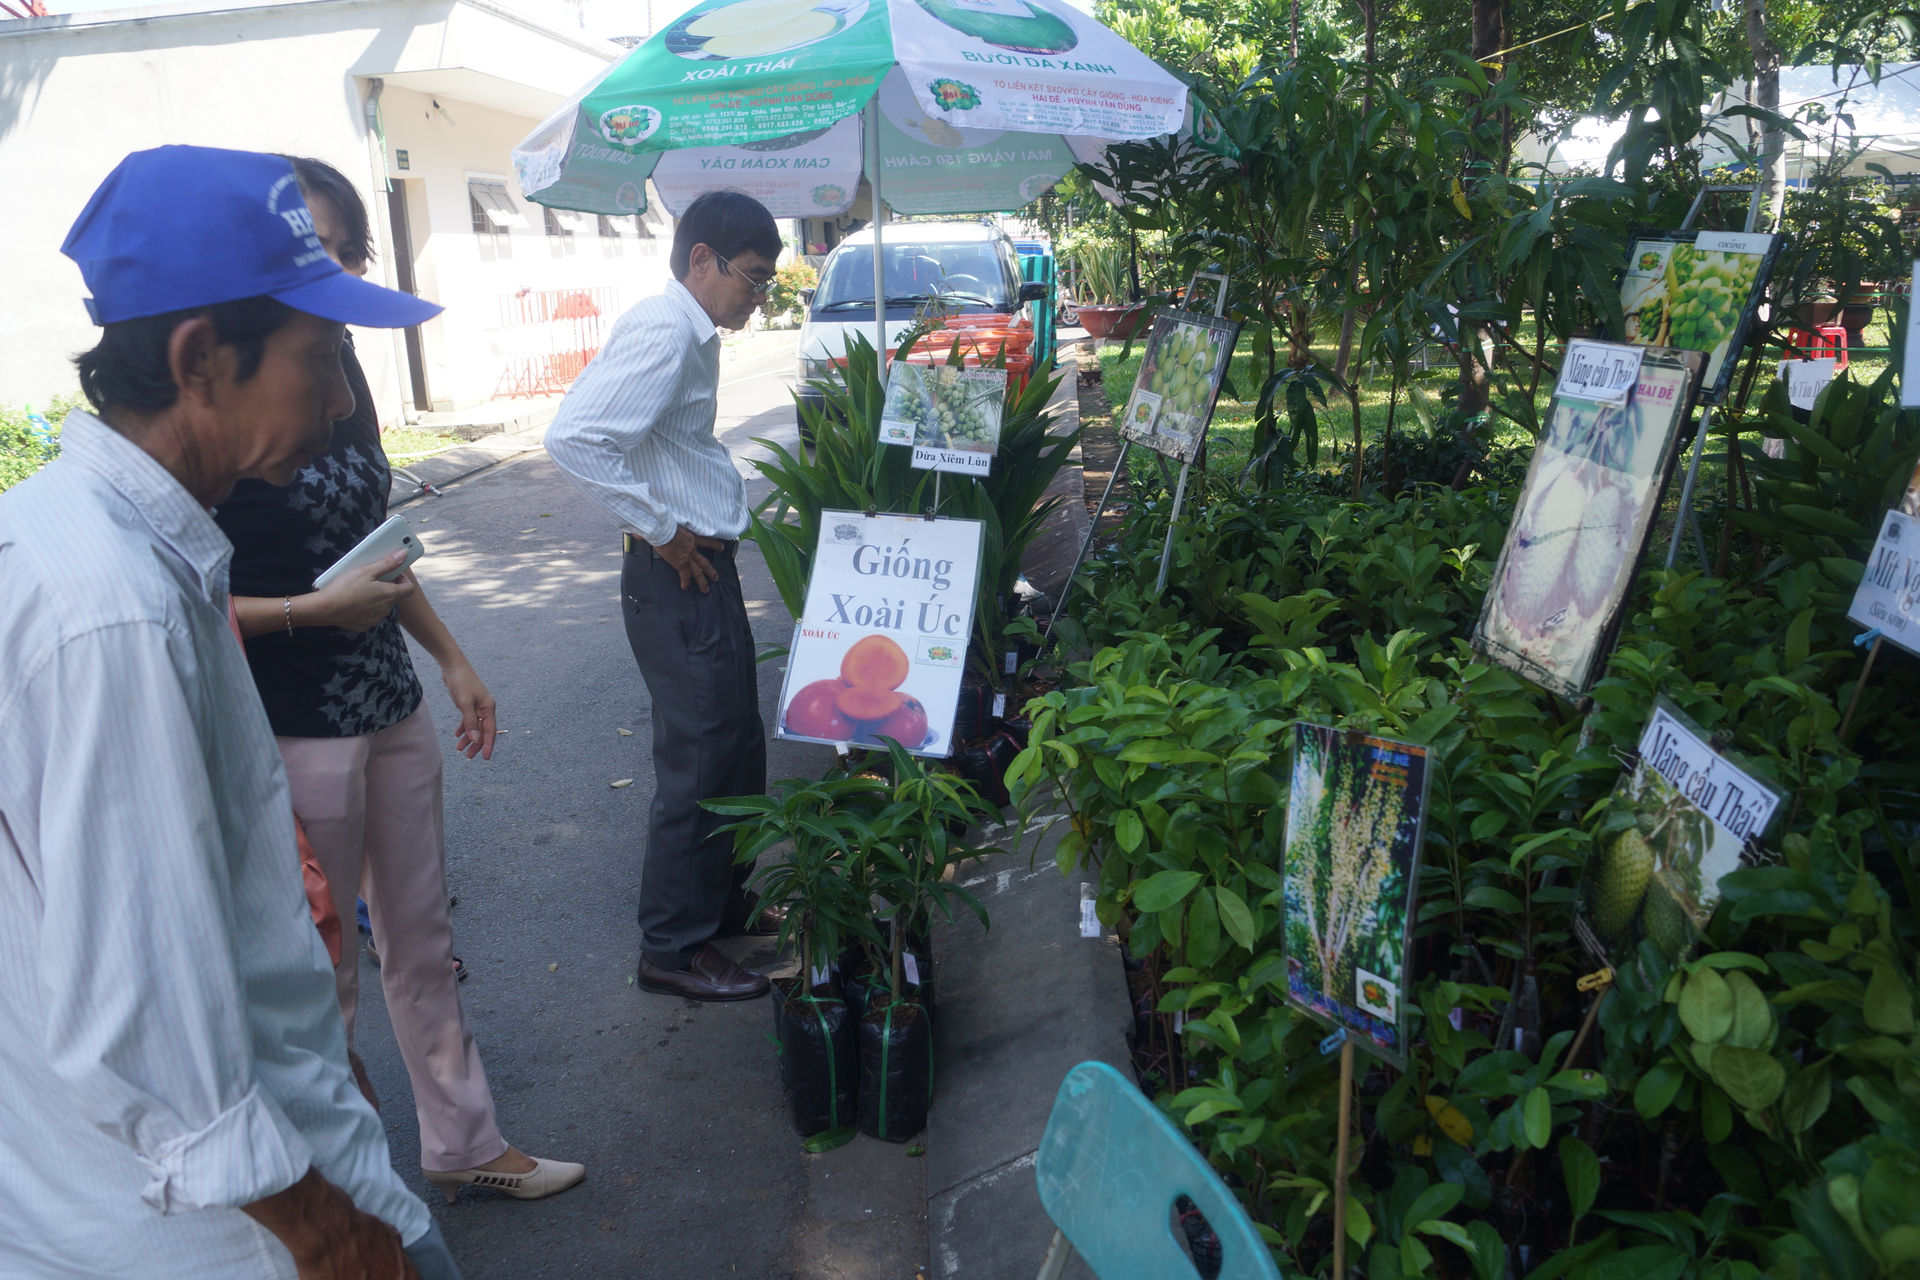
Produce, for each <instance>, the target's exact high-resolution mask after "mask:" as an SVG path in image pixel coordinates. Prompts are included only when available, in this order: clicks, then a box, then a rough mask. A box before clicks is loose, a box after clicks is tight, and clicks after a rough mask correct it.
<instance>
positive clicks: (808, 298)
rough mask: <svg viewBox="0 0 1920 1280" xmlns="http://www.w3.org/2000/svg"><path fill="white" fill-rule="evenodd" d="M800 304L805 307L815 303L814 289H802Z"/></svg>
mask: <svg viewBox="0 0 1920 1280" xmlns="http://www.w3.org/2000/svg"><path fill="white" fill-rule="evenodd" d="M800 305H801V306H803V307H810V306H812V305H813V290H811V289H802V290H801V291H800Z"/></svg>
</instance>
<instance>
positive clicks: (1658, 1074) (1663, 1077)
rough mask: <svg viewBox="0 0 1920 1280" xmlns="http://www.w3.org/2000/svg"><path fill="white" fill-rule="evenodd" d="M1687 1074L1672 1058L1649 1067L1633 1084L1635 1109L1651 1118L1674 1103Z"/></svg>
mask: <svg viewBox="0 0 1920 1280" xmlns="http://www.w3.org/2000/svg"><path fill="white" fill-rule="evenodd" d="M1685 1079H1686V1075H1685V1073H1684V1072H1682V1071H1681V1069H1680V1067H1679V1065H1678V1064H1677V1063H1675V1062H1673V1061H1672V1060H1671V1059H1669V1060H1667V1061H1665V1062H1657V1063H1655V1064H1654V1065H1653V1066H1651V1067H1649V1068H1647V1073H1646V1074H1645V1075H1643V1076H1641V1077H1640V1079H1639V1081H1638V1082H1636V1083H1635V1084H1634V1086H1633V1109H1634V1110H1635V1111H1638V1112H1639V1113H1640V1114H1641V1115H1642V1116H1644V1117H1646V1118H1647V1119H1649V1120H1651V1119H1653V1118H1654V1117H1655V1116H1657V1115H1659V1114H1660V1113H1661V1112H1663V1111H1665V1110H1666V1109H1667V1108H1668V1107H1670V1106H1672V1105H1673V1099H1674V1097H1675V1095H1677V1094H1678V1093H1679V1092H1680V1085H1681V1084H1682V1083H1683V1082H1684V1081H1685Z"/></svg>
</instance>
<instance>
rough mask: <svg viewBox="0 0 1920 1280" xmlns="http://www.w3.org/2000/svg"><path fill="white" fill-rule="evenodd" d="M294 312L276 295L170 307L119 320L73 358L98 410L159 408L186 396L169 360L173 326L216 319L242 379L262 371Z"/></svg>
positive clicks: (147, 410)
mask: <svg viewBox="0 0 1920 1280" xmlns="http://www.w3.org/2000/svg"><path fill="white" fill-rule="evenodd" d="M293 315H294V311H293V308H292V307H289V306H288V305H287V304H286V303H284V302H279V301H276V300H275V299H273V298H268V297H257V298H240V299H237V300H236V301H233V302H216V303H214V304H213V305H212V306H207V307H191V308H188V309H187V310H184V311H168V312H166V313H164V314H162V315H157V316H140V317H138V318H136V319H133V320H117V321H115V322H114V323H112V324H110V325H107V326H106V327H105V328H103V329H102V330H101V331H100V341H99V342H98V343H96V344H94V348H93V350H91V351H86V352H82V353H81V354H80V355H77V356H75V357H74V359H73V363H74V365H75V367H76V368H78V369H79V371H80V390H82V391H83V392H85V393H86V396H87V399H88V400H89V401H90V402H91V403H92V404H93V407H94V411H95V412H97V413H103V414H104V413H109V412H112V411H113V410H116V409H119V410H126V411H128V412H131V413H158V412H159V411H160V410H162V409H170V408H172V407H173V402H174V401H176V400H178V399H179V398H180V387H179V384H178V383H176V382H174V380H173V369H172V368H171V367H170V366H169V364H168V363H167V344H168V343H169V342H170V341H171V340H172V338H173V331H174V330H175V329H177V328H179V327H180V326H181V324H183V323H185V322H186V321H188V320H191V319H193V318H194V317H195V316H206V317H207V318H208V319H209V320H211V321H213V332H214V336H215V338H216V339H218V340H219V342H220V343H221V344H222V345H224V346H230V347H232V348H234V350H235V351H237V352H238V353H239V355H240V366H239V375H240V381H242V382H245V381H246V380H247V379H249V378H251V377H252V376H253V375H254V374H256V373H258V372H259V371H260V360H261V357H262V356H264V355H265V354H266V350H267V339H268V338H270V337H272V336H273V335H274V334H275V333H277V332H278V331H279V330H280V329H281V328H283V327H284V326H285V325H286V323H287V322H288V321H289V320H291V319H292V318H293Z"/></svg>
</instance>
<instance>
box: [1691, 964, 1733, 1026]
mask: <svg viewBox="0 0 1920 1280" xmlns="http://www.w3.org/2000/svg"><path fill="white" fill-rule="evenodd" d="M1680 1023H1681V1025H1682V1026H1684V1027H1686V1029H1687V1034H1688V1035H1690V1036H1692V1037H1693V1038H1694V1039H1695V1040H1698V1041H1701V1042H1702V1043H1704V1044H1718V1043H1719V1042H1720V1041H1722V1040H1724V1039H1725V1038H1726V1035H1727V1032H1729V1031H1731V1030H1732V1029H1733V991H1732V989H1731V988H1730V987H1728V986H1727V980H1726V979H1725V978H1723V977H1721V976H1720V974H1719V972H1718V971H1717V970H1714V969H1696V970H1695V971H1694V972H1693V973H1691V974H1688V975H1687V981H1686V985H1685V986H1683V987H1681V988H1680Z"/></svg>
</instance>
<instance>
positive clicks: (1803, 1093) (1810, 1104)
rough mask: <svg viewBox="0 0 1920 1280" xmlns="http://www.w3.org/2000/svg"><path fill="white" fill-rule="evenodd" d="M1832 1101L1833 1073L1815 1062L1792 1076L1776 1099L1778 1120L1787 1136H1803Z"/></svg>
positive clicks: (1825, 1111) (1824, 1064)
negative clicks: (1778, 1098)
mask: <svg viewBox="0 0 1920 1280" xmlns="http://www.w3.org/2000/svg"><path fill="white" fill-rule="evenodd" d="M1832 1101H1833V1073H1832V1072H1831V1071H1829V1070H1828V1069H1827V1064H1826V1063H1824V1062H1816V1063H1815V1064H1814V1065H1812V1066H1810V1067H1803V1068H1801V1069H1800V1070H1798V1071H1796V1072H1794V1073H1793V1079H1791V1080H1789V1081H1787V1089H1786V1093H1785V1094H1784V1095H1783V1096H1782V1097H1781V1099H1780V1118H1781V1119H1782V1120H1783V1121H1785V1122H1786V1126H1787V1131H1788V1132H1789V1133H1805V1132H1806V1131H1807V1130H1808V1129H1811V1128H1812V1127H1813V1126H1814V1124H1815V1123H1816V1122H1818V1121H1819V1119H1820V1117H1821V1116H1823V1115H1825V1114H1826V1113H1827V1107H1828V1105H1829V1104H1830V1103H1832Z"/></svg>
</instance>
